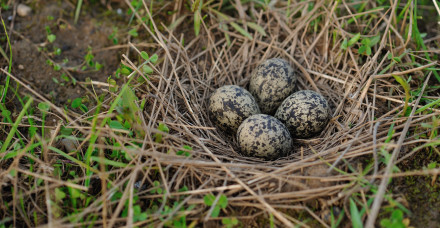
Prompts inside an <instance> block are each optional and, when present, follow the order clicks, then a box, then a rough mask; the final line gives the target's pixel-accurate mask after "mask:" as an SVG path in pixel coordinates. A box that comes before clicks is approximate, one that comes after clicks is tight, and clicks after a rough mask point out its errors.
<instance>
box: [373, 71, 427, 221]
mask: <svg viewBox="0 0 440 228" xmlns="http://www.w3.org/2000/svg"><path fill="white" fill-rule="evenodd" d="M430 76H431V74H429V75H428V77H427V78H426V80H425V83H424V84H423V88H422V91H421V93H420V95H419V97H418V98H417V101H416V103H415V104H416V106H417V105H418V104H419V101H420V99H421V98H422V96H423V92H424V91H425V88H426V85H427V84H428V81H429V78H430ZM416 109H417V108H416V107H413V109H412V111H411V114H410V115H409V117H408V120H407V121H406V124H405V127H404V128H403V130H402V134H401V135H400V137H399V140H398V141H397V146H396V147H395V148H394V151H393V153H392V155H391V158H390V160H389V162H388V164H387V167H386V170H385V174H384V175H385V176H387V175H390V174H391V173H392V170H393V167H394V162H395V160H396V158H397V155H398V153H399V151H400V148H401V147H402V143H403V141H404V140H405V137H406V132H407V131H408V129H409V126H410V125H411V121H412V118H413V116H414V113H415V112H416ZM389 179H390V178H389V177H387V178H384V179H382V181H381V183H380V185H379V189H378V191H377V193H376V197H375V199H374V202H373V206H371V213H370V216H368V220H367V222H366V223H365V227H367V228H373V227H374V223H375V222H376V218H377V215H378V214H379V209H380V205H381V204H382V201H383V198H384V195H385V190H386V188H387V186H388V183H389Z"/></svg>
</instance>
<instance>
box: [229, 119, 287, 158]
mask: <svg viewBox="0 0 440 228" xmlns="http://www.w3.org/2000/svg"><path fill="white" fill-rule="evenodd" d="M237 142H238V144H239V147H240V150H241V152H242V153H243V154H244V155H246V156H250V157H259V158H265V159H277V158H280V157H283V156H286V155H287V154H288V152H289V150H290V149H291V147H292V137H291V136H290V133H289V130H287V128H286V126H284V124H283V123H281V121H279V120H277V119H276V118H275V117H273V116H269V115H266V114H257V115H253V116H251V117H249V118H247V119H246V120H245V121H243V123H242V124H241V125H240V127H239V128H238V131H237Z"/></svg>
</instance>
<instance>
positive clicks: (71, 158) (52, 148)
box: [49, 146, 99, 173]
mask: <svg viewBox="0 0 440 228" xmlns="http://www.w3.org/2000/svg"><path fill="white" fill-rule="evenodd" d="M49 150H53V151H54V152H55V153H57V154H59V155H61V156H63V157H65V158H67V159H69V160H70V161H72V162H73V163H75V164H78V165H79V166H82V167H83V168H86V169H88V170H90V171H92V172H94V173H99V171H98V170H97V169H95V168H93V167H90V166H89V165H87V164H86V163H84V162H82V161H80V160H78V159H76V158H74V157H72V156H70V155H68V154H66V153H64V152H63V151H61V150H60V149H58V148H55V147H53V146H49Z"/></svg>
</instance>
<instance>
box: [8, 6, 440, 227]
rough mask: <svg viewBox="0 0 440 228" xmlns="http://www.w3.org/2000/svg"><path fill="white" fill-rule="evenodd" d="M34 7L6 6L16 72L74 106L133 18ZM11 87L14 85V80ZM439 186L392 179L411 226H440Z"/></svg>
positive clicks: (110, 68)
mask: <svg viewBox="0 0 440 228" xmlns="http://www.w3.org/2000/svg"><path fill="white" fill-rule="evenodd" d="M112 6H113V7H115V8H117V7H125V6H123V5H121V6H119V5H112ZM31 7H32V9H33V11H32V13H31V14H30V15H29V16H27V17H19V16H18V15H11V11H6V12H2V14H3V15H2V16H3V18H4V19H6V18H8V17H9V18H10V17H14V19H13V22H14V23H13V24H11V23H10V21H11V20H8V21H7V26H9V27H11V28H13V31H14V32H13V33H12V34H9V35H10V37H11V43H12V51H13V65H12V74H13V75H15V76H16V77H17V78H19V79H20V80H22V81H23V82H25V83H26V84H28V85H30V86H31V87H32V88H33V89H34V90H35V91H36V92H38V93H40V94H42V95H44V96H45V97H46V98H48V99H49V100H51V101H52V102H54V103H55V104H57V105H59V106H65V105H66V106H70V103H71V101H72V100H73V99H75V98H77V97H81V96H85V95H87V94H88V93H90V88H91V87H88V88H89V89H85V87H87V86H88V85H87V83H88V82H89V79H90V80H93V81H98V82H104V83H105V82H107V78H108V77H109V76H113V77H112V78H114V77H115V71H116V69H117V68H118V67H119V64H120V61H121V58H122V54H124V53H125V51H126V48H117V47H116V46H115V44H114V43H113V41H112V39H111V38H109V36H111V35H112V33H113V32H114V28H115V27H123V26H124V24H127V23H128V21H129V18H123V17H122V16H119V15H117V14H115V12H116V10H112V11H108V10H106V6H105V5H101V4H99V3H96V7H95V8H94V9H93V10H92V9H90V8H88V7H85V8H84V10H83V12H82V14H81V16H80V19H79V22H78V24H76V25H75V24H74V21H73V15H74V10H75V6H74V5H72V4H71V3H69V2H67V1H61V2H59V1H57V2H54V1H38V4H37V3H35V5H31ZM124 10H126V8H124ZM107 12H111V13H110V14H108V13H107ZM47 28H49V29H50V31H51V32H52V33H53V34H54V35H55V36H56V39H55V41H54V42H53V43H50V42H48V41H47V35H48V32H47V30H48V29H47ZM430 28H432V26H431V27H430ZM429 32H430V33H431V32H433V31H429ZM434 33H435V31H434ZM430 35H431V34H430ZM57 48H59V49H60V50H61V54H59V55H57V54H54V50H56V49H57ZM88 48H91V50H92V52H91V53H92V54H93V55H94V59H93V61H94V62H97V63H99V64H102V65H103V66H102V68H100V69H99V70H96V69H94V68H93V67H88V68H86V69H82V67H83V66H87V62H86V60H85V56H86V55H87V53H88ZM49 62H52V63H56V64H59V65H60V66H61V69H54V65H53V64H52V65H51V64H49ZM0 64H1V65H3V66H2V67H4V66H6V65H7V63H6V61H5V60H2V61H1V62H0ZM65 78H69V79H68V80H66V79H65ZM72 79H74V80H76V83H75V82H74V80H72ZM120 80H121V79H120ZM2 83H3V82H2ZM12 87H14V88H15V85H14V86H12ZM7 104H8V106H10V107H17V108H18V107H19V105H18V104H19V103H18V101H17V100H9V101H8V102H7ZM426 156H437V155H435V154H434V155H426ZM423 159H425V158H424V157H419V158H414V160H412V161H406V162H405V164H400V168H401V169H402V170H411V169H415V168H421V167H424V166H426V164H421V163H423V162H421V161H423ZM430 160H431V158H430ZM439 186H440V183H439V180H438V179H434V180H433V179H432V177H424V176H416V177H405V178H397V179H394V180H393V183H392V189H393V191H392V192H393V193H394V194H398V195H400V196H401V197H402V199H403V202H406V206H408V208H409V210H410V211H411V212H412V215H411V217H410V220H411V225H412V226H415V227H438V224H440V211H439V208H440V200H439V199H440V193H439V192H440V187H439Z"/></svg>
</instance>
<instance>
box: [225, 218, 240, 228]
mask: <svg viewBox="0 0 440 228" xmlns="http://www.w3.org/2000/svg"><path fill="white" fill-rule="evenodd" d="M222 224H223V225H225V227H227V228H232V227H235V226H237V225H238V219H237V218H235V217H232V218H222Z"/></svg>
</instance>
